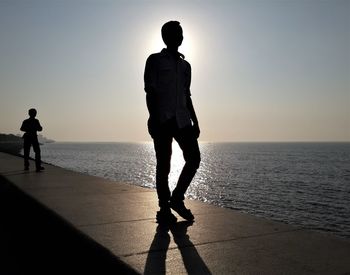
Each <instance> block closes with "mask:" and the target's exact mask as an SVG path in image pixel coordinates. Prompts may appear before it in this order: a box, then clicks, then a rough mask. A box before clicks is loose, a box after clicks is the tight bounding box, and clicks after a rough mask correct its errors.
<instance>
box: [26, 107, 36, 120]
mask: <svg viewBox="0 0 350 275" xmlns="http://www.w3.org/2000/svg"><path fill="white" fill-rule="evenodd" d="M28 115H29V116H30V117H32V118H34V117H36V110H35V109H34V108H31V109H29V111H28Z"/></svg>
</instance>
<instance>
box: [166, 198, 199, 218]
mask: <svg viewBox="0 0 350 275" xmlns="http://www.w3.org/2000/svg"><path fill="white" fill-rule="evenodd" d="M170 208H171V209H173V210H174V211H176V212H177V214H179V215H180V216H181V217H183V218H184V219H185V220H188V221H193V220H194V216H193V214H192V212H191V210H190V209H187V208H186V207H185V204H184V202H183V201H170Z"/></svg>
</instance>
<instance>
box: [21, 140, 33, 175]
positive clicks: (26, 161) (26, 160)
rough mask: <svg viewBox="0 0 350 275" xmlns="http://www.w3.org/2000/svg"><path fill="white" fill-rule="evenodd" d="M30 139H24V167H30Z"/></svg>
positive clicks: (26, 168)
mask: <svg viewBox="0 0 350 275" xmlns="http://www.w3.org/2000/svg"><path fill="white" fill-rule="evenodd" d="M30 144H31V143H30V141H29V140H28V139H26V138H24V140H23V155H24V169H25V170H28V169H29V152H30Z"/></svg>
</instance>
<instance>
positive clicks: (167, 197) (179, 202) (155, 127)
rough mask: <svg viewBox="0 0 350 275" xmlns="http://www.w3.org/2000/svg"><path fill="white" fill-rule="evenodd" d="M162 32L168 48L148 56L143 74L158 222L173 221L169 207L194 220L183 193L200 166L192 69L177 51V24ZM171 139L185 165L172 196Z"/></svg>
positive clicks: (179, 40) (181, 38)
mask: <svg viewBox="0 0 350 275" xmlns="http://www.w3.org/2000/svg"><path fill="white" fill-rule="evenodd" d="M161 33H162V38H163V41H164V43H165V44H166V45H167V48H166V49H163V50H162V51H161V52H160V53H155V54H152V55H150V56H149V57H148V59H147V62H146V67H145V74H144V80H145V91H146V102H147V108H148V111H149V120H148V131H149V133H150V135H151V136H152V138H153V142H154V148H155V152H156V158H157V167H156V187H157V194H158V200H159V207H160V211H158V212H157V222H158V223H162V222H167V223H169V222H170V223H172V222H176V220H177V219H176V217H175V216H174V215H173V214H172V213H171V210H170V208H172V209H173V210H175V211H176V212H177V213H178V214H179V215H180V216H182V217H183V218H185V219H186V220H190V221H191V220H193V219H194V217H193V215H192V213H191V211H190V210H189V209H187V208H186V207H185V205H184V194H185V192H186V190H187V188H188V186H189V185H190V182H191V181H192V179H193V177H194V175H195V173H196V171H197V169H198V167H199V163H200V152H199V146H198V141H197V138H198V137H199V134H200V130H199V126H198V120H197V117H196V113H195V111H194V108H193V105H192V100H191V93H190V84H191V66H190V64H189V63H188V62H187V61H185V60H184V55H183V54H181V53H179V52H178V47H179V46H180V45H181V43H182V40H183V35H182V28H181V26H180V23H179V22H177V21H170V22H167V23H165V24H164V25H163V27H162V30H161ZM173 138H174V139H175V140H176V141H177V143H178V144H179V146H180V148H181V149H182V152H183V156H184V159H185V161H186V163H185V166H184V167H183V170H182V172H181V175H180V177H179V180H178V182H177V185H176V188H175V189H174V191H173V193H172V194H171V193H170V189H169V184H168V175H169V172H170V160H171V153H172V148H171V144H172V141H173Z"/></svg>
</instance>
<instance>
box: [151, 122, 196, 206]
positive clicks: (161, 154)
mask: <svg viewBox="0 0 350 275" xmlns="http://www.w3.org/2000/svg"><path fill="white" fill-rule="evenodd" d="M152 137H153V142H154V149H155V152H156V158H157V168H156V187H157V194H158V199H159V206H160V207H161V208H162V207H169V201H170V198H171V200H172V201H175V202H176V201H183V200H184V198H185V197H184V195H185V192H186V190H187V188H188V186H189V185H190V183H191V181H192V179H193V177H194V175H195V174H196V171H197V169H198V167H199V163H200V161H201V158H200V151H199V146H198V141H197V137H196V136H195V133H194V131H193V128H192V126H188V127H185V128H182V129H179V128H178V126H177V124H176V121H175V119H172V120H169V121H167V122H165V123H164V124H162V125H160V126H158V127H157V129H156V130H155V131H153V134H152ZM173 138H174V139H175V140H176V142H177V143H178V144H179V146H180V148H181V150H182V153H183V156H184V159H185V166H184V167H183V169H182V172H181V174H180V177H179V180H178V182H177V185H176V187H175V189H174V191H173V194H172V196H171V194H170V189H169V183H168V176H169V173H170V161H171V154H172V146H171V145H172V141H173Z"/></svg>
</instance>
